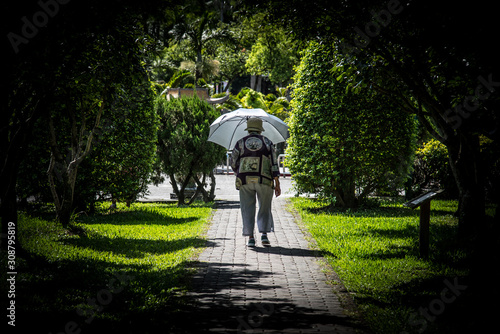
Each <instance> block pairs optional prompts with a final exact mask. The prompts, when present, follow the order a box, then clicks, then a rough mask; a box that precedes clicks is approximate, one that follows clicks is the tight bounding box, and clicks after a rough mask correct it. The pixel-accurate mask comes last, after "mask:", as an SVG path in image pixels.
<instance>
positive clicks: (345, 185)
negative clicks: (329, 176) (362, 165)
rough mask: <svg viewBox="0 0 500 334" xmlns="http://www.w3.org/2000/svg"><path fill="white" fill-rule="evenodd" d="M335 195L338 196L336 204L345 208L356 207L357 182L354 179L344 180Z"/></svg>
mask: <svg viewBox="0 0 500 334" xmlns="http://www.w3.org/2000/svg"><path fill="white" fill-rule="evenodd" d="M335 196H336V198H337V204H336V206H340V207H344V208H354V207H356V205H357V200H356V184H355V183H354V179H352V178H349V179H348V180H343V181H342V182H341V184H340V189H338V190H336V191H335Z"/></svg>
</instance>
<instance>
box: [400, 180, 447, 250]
mask: <svg viewBox="0 0 500 334" xmlns="http://www.w3.org/2000/svg"><path fill="white" fill-rule="evenodd" d="M443 191H444V190H442V189H441V190H431V191H429V192H426V193H425V194H423V195H420V196H418V197H416V198H414V199H412V200H411V201H409V202H407V203H405V204H404V206H407V207H409V208H411V209H415V208H418V207H420V226H419V230H420V232H419V234H420V235H419V248H420V256H421V257H423V258H427V257H428V256H429V226H430V220H431V200H432V199H433V198H434V197H436V196H437V195H439V194H440V193H442V192H443Z"/></svg>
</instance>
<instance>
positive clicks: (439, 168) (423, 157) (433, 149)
mask: <svg viewBox="0 0 500 334" xmlns="http://www.w3.org/2000/svg"><path fill="white" fill-rule="evenodd" d="M413 188H414V189H413V190H414V191H415V192H417V193H420V192H423V191H425V190H428V189H432V188H444V189H446V190H447V191H446V192H447V194H448V196H451V197H454V195H456V192H457V190H456V184H455V180H454V178H453V175H452V174H451V169H450V166H449V158H448V150H447V148H446V146H445V145H443V144H441V143H440V142H439V141H437V140H436V139H431V140H429V141H427V142H425V143H423V144H422V145H420V146H419V147H418V148H417V150H416V153H415V162H414V172H413Z"/></svg>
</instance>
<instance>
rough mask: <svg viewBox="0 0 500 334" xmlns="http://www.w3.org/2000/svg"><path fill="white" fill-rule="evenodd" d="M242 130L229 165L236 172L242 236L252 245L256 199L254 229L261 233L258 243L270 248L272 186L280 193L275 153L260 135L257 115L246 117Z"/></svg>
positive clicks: (259, 120)
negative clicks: (245, 124) (243, 135)
mask: <svg viewBox="0 0 500 334" xmlns="http://www.w3.org/2000/svg"><path fill="white" fill-rule="evenodd" d="M245 131H248V135H247V136H246V137H244V138H242V139H240V140H239V141H238V142H237V143H236V145H235V147H234V149H233V153H232V157H231V167H232V168H233V171H234V172H235V174H236V189H238V190H239V193H240V206H241V216H242V220H243V236H247V237H248V243H247V245H248V246H249V247H255V237H254V227H255V212H256V199H257V200H258V202H259V211H258V212H257V228H258V230H259V232H260V233H261V234H262V236H261V242H262V245H263V246H265V247H270V246H271V243H270V242H269V239H268V237H267V233H269V232H274V221H273V215H272V213H271V202H272V198H273V189H274V194H275V195H276V197H278V196H280V195H281V188H280V182H279V175H280V172H279V168H278V162H277V159H276V152H275V148H274V145H273V143H272V141H270V140H269V139H268V138H266V137H265V136H263V135H262V134H261V133H262V132H263V131H264V128H263V127H262V120H261V119H260V118H257V117H250V118H249V119H248V120H247V128H246V129H245Z"/></svg>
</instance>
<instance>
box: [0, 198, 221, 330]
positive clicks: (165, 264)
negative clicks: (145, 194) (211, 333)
mask: <svg viewBox="0 0 500 334" xmlns="http://www.w3.org/2000/svg"><path fill="white" fill-rule="evenodd" d="M109 205H110V203H103V204H102V206H101V207H100V208H99V210H98V213H97V214H95V215H89V216H86V215H80V216H79V217H78V218H77V219H76V222H75V224H74V225H73V226H74V228H72V229H71V231H69V230H66V229H63V228H62V227H61V226H60V225H58V224H56V223H55V222H54V221H53V220H47V219H42V218H36V217H30V216H27V215H25V214H21V215H20V218H19V223H18V228H19V231H18V239H19V240H20V242H21V243H22V245H23V247H24V249H26V251H27V252H28V255H27V256H23V258H21V257H19V256H18V258H17V263H16V265H17V271H18V275H17V277H16V292H17V293H16V305H17V324H18V325H23V324H24V325H28V326H35V325H34V324H36V326H37V332H45V333H60V332H65V331H66V332H68V329H69V331H70V332H72V331H75V333H76V332H77V329H81V330H82V332H87V333H88V332H92V333H96V332H106V331H108V332H120V333H153V332H158V330H162V331H164V330H165V329H168V326H169V324H170V322H171V318H170V317H175V310H176V308H177V307H179V305H181V304H182V292H183V291H184V290H185V289H186V284H187V281H186V277H188V274H189V269H187V267H188V264H189V263H190V261H191V260H192V259H193V258H194V257H195V256H196V255H197V253H198V252H199V251H201V250H202V249H203V247H204V245H205V243H206V239H205V232H206V228H207V222H208V221H209V218H210V216H211V211H212V209H211V206H210V205H204V204H196V205H194V206H192V207H183V208H177V207H176V206H175V204H139V203H136V204H132V206H131V207H130V208H126V207H125V206H120V205H119V207H118V210H116V211H114V212H109V211H108V210H107V208H108V207H109ZM2 265H5V259H4V258H2ZM5 281H6V280H5V279H4V277H2V288H3V287H4V285H5V284H6V283H5Z"/></svg>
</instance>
